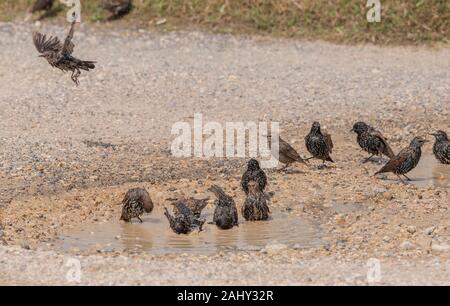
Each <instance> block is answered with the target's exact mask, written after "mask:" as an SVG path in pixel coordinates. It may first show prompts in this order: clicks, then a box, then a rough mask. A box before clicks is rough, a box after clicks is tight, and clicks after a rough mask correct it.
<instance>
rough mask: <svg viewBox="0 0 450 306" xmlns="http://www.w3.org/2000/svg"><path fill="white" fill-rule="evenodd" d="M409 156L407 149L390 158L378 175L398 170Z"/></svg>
mask: <svg viewBox="0 0 450 306" xmlns="http://www.w3.org/2000/svg"><path fill="white" fill-rule="evenodd" d="M410 155H411V148H410V147H407V148H405V149H403V150H401V151H400V153H398V155H397V156H395V157H394V158H392V159H391V160H390V161H389V162H388V163H387V164H386V165H385V166H384V167H383V168H382V169H381V170H380V171H379V172H378V173H384V172H391V171H393V170H395V169H397V168H398V166H400V165H401V164H402V163H403V162H404V161H405V160H406V159H407V158H408V157H409V156H410Z"/></svg>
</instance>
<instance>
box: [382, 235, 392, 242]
mask: <svg viewBox="0 0 450 306" xmlns="http://www.w3.org/2000/svg"><path fill="white" fill-rule="evenodd" d="M383 241H384V242H390V241H391V238H390V237H388V236H384V237H383Z"/></svg>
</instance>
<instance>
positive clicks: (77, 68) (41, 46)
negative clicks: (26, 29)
mask: <svg viewBox="0 0 450 306" xmlns="http://www.w3.org/2000/svg"><path fill="white" fill-rule="evenodd" d="M74 29H75V21H74V22H72V26H71V27H70V31H69V34H68V35H67V37H66V39H65V41H64V43H61V41H60V40H59V39H58V38H57V37H53V36H50V37H49V38H47V36H46V35H43V34H41V33H37V32H35V33H33V42H34V45H35V46H36V49H37V50H38V52H39V53H41V55H39V57H43V58H45V59H46V60H47V61H48V63H49V64H50V65H51V66H52V67H55V68H58V69H60V70H62V71H63V72H66V71H71V72H72V77H71V78H72V81H73V82H74V83H75V84H76V85H77V86H78V85H79V84H80V82H79V81H78V77H79V76H80V74H81V70H85V71H89V70H90V69H94V68H95V65H94V64H95V62H92V61H82V60H79V59H77V58H76V57H73V56H72V53H73V49H74V47H75V45H74V44H73V43H72V38H73V33H74Z"/></svg>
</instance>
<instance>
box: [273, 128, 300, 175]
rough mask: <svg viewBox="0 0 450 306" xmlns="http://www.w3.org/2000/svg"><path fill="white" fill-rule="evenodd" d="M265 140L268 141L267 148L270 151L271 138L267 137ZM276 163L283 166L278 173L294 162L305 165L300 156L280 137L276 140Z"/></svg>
mask: <svg viewBox="0 0 450 306" xmlns="http://www.w3.org/2000/svg"><path fill="white" fill-rule="evenodd" d="M267 140H268V141H269V148H271V149H272V136H270V135H269V136H268V137H267ZM272 152H273V151H272ZM274 153H276V152H274ZM278 161H279V162H280V163H282V164H284V167H283V168H281V169H280V171H281V170H284V169H286V168H287V167H289V166H290V165H291V164H293V163H296V162H299V163H301V164H305V165H306V161H305V160H304V159H303V158H302V157H301V156H300V154H298V153H297V151H295V149H294V148H293V147H292V146H291V145H290V144H289V143H287V142H286V141H284V140H283V139H282V138H281V137H279V139H278Z"/></svg>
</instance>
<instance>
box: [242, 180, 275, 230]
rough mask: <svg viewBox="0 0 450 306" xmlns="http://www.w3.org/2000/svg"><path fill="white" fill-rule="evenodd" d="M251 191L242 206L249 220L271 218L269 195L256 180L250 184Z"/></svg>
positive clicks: (245, 216) (243, 212)
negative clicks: (268, 202) (268, 203)
mask: <svg viewBox="0 0 450 306" xmlns="http://www.w3.org/2000/svg"><path fill="white" fill-rule="evenodd" d="M248 189H249V193H248V195H247V198H246V199H245V202H244V206H242V215H243V216H244V218H245V220H247V221H260V220H267V219H269V214H270V210H269V206H268V205H267V196H266V195H265V194H264V192H263V191H261V189H260V188H259V185H258V184H257V183H256V182H255V181H251V182H249V184H248Z"/></svg>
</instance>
